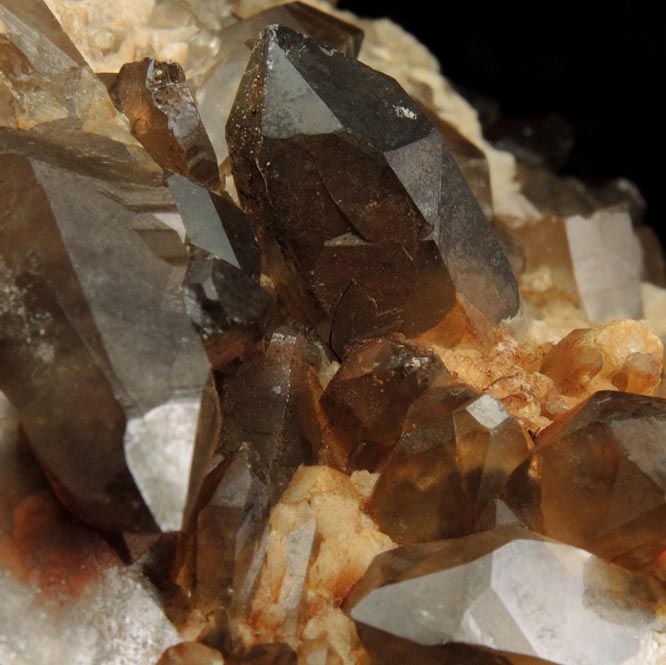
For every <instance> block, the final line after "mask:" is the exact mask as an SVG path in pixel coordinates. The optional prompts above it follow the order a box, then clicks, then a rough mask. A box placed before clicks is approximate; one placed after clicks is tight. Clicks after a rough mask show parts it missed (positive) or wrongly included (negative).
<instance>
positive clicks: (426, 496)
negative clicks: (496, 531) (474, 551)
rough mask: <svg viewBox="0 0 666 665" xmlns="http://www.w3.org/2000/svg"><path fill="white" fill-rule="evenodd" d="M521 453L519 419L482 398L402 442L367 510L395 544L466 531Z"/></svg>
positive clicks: (525, 451) (409, 434)
mask: <svg viewBox="0 0 666 665" xmlns="http://www.w3.org/2000/svg"><path fill="white" fill-rule="evenodd" d="M528 451H529V442H528V440H527V438H526V436H525V434H524V433H523V430H522V428H521V426H520V424H519V423H518V421H517V420H516V419H515V418H513V417H512V416H510V415H509V414H508V413H507V411H506V409H505V408H504V407H503V406H502V404H501V403H500V402H498V401H497V400H496V399H494V398H493V397H491V396H490V395H482V396H480V397H478V398H476V399H473V400H471V401H470V402H467V403H465V404H464V405H462V406H459V407H458V408H457V409H456V410H455V411H453V413H452V414H451V415H446V416H444V417H440V418H439V419H438V420H434V421H430V422H428V423H427V424H423V425H421V426H417V427H415V428H414V429H412V430H411V431H408V432H407V433H406V434H404V435H403V436H402V437H401V439H400V440H399V441H398V444H397V445H396V447H395V449H394V450H393V452H392V453H391V456H390V457H389V459H388V461H387V462H386V465H385V466H384V468H383V469H382V471H381V473H380V476H379V480H378V481H377V484H376V485H375V489H374V491H373V493H372V495H371V497H370V500H369V501H368V513H369V514H370V515H371V516H372V517H373V518H374V519H375V520H376V521H377V522H378V524H379V525H380V528H381V530H382V531H383V532H384V533H386V534H388V535H389V536H391V538H392V539H393V540H395V541H396V542H399V543H418V542H427V541H430V540H437V539H439V538H453V537H457V536H462V535H465V534H468V533H471V532H472V531H474V529H475V528H476V525H477V522H478V521H479V519H480V517H481V515H482V513H483V512H484V510H485V509H486V507H487V506H488V504H489V503H490V502H491V501H492V500H493V499H495V498H496V497H498V496H499V494H500V492H501V490H502V488H503V487H504V484H505V483H506V480H507V478H508V477H509V475H510V474H511V472H512V471H513V470H514V469H515V468H516V467H517V466H518V465H519V464H520V463H521V462H522V461H523V460H524V459H525V457H526V456H527V454H528Z"/></svg>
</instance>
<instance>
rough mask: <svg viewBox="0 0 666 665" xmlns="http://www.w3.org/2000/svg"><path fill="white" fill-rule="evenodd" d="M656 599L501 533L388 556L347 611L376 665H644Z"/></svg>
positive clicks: (610, 570) (589, 560) (592, 561)
mask: <svg viewBox="0 0 666 665" xmlns="http://www.w3.org/2000/svg"><path fill="white" fill-rule="evenodd" d="M656 599H657V598H656V596H655V594H654V592H653V591H652V590H651V589H650V587H649V586H648V583H647V582H646V581H645V580H644V578H641V577H639V576H637V575H634V574H632V573H630V572H629V571H626V570H624V569H622V568H620V567H618V566H615V565H612V564H609V563H606V562H604V561H603V560H601V559H598V558H596V557H595V556H593V555H592V554H590V553H589V552H585V551H584V550H580V549H577V548H574V547H571V546H569V545H564V544H561V543H556V542H554V541H550V540H546V539H542V538H540V537H538V536H536V534H533V533H531V532H529V531H527V530H526V529H524V528H522V527H503V528H500V529H496V530H493V531H486V532H483V533H479V534H475V535H472V536H468V537H467V538H462V539H459V540H452V541H443V542H434V543H424V544H421V545H412V546H405V547H401V548H398V549H396V550H392V551H390V552H386V553H385V554H380V555H379V556H377V557H376V558H375V560H374V561H373V563H372V564H371V565H370V568H369V569H368V572H367V573H366V574H365V576H364V577H363V578H362V579H361V580H360V581H359V583H358V584H357V586H356V587H355V588H354V590H353V591H352V594H351V596H350V597H349V599H348V602H347V609H348V612H349V614H350V616H351V617H352V619H353V620H354V622H355V623H356V627H357V629H358V632H359V636H360V638H361V640H362V642H363V643H364V645H365V647H366V648H367V649H368V652H369V654H370V662H371V663H382V665H393V664H395V665H399V664H400V663H405V662H418V663H427V664H428V665H431V664H432V665H435V664H447V665H448V664H449V663H451V664H453V663H473V664H478V665H498V664H502V665H522V664H524V663H534V664H535V665H536V663H543V662H552V663H567V664H568V665H587V664H588V663H608V664H610V665H613V664H617V665H625V664H629V663H632V664H634V663H635V664H636V665H637V664H638V663H641V662H645V658H646V657H647V654H648V648H647V646H646V642H647V638H648V636H649V634H650V631H651V629H652V628H653V627H654V626H656V623H657V622H656V617H655V612H654V603H655V602H656ZM563 612H565V613H566V617H565V616H563Z"/></svg>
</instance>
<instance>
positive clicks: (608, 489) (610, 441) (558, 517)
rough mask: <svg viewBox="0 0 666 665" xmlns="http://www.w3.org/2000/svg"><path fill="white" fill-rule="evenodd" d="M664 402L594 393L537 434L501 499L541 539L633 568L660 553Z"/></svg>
mask: <svg viewBox="0 0 666 665" xmlns="http://www.w3.org/2000/svg"><path fill="white" fill-rule="evenodd" d="M664 428H666V400H663V399H659V398H657V397H644V396H642V395H632V394H628V393H621V392H598V393H596V394H595V395H593V396H592V397H590V398H589V399H588V400H587V401H585V402H584V403H583V404H582V405H581V406H579V407H578V408H576V409H574V410H572V411H570V412H569V413H568V414H566V416H564V417H562V418H560V419H559V420H558V421H556V422H555V423H554V424H553V425H551V426H550V427H548V428H547V429H546V430H544V431H543V432H542V433H541V435H540V436H539V438H538V440H537V446H536V448H535V449H534V451H533V452H532V455H531V457H530V458H529V459H528V460H526V461H525V462H524V463H523V464H522V465H521V466H520V467H519V468H518V469H516V471H515V472H514V473H513V475H512V476H511V479H510V481H509V483H508V484H507V488H506V493H505V500H506V502H507V503H508V505H509V506H510V507H511V509H512V510H514V511H515V512H516V514H517V515H518V516H519V517H520V518H521V519H522V520H523V521H524V522H525V524H527V525H528V526H530V528H533V529H535V530H537V531H539V532H541V533H544V534H546V535H548V536H550V537H552V538H557V539H558V540H561V541H563V542H566V543H571V544H572V545H576V546H578V547H584V548H585V549H588V550H590V551H591V552H593V553H595V554H596V555H597V556H601V557H604V558H606V559H609V560H612V561H616V562H618V563H621V564H623V565H626V566H629V567H637V566H639V565H643V564H646V563H649V562H650V561H652V560H654V559H655V558H656V557H657V556H658V555H659V554H660V553H661V552H662V551H663V550H664V549H666V538H665V537H664V534H665V533H666V500H665V498H664V488H665V487H666V475H665V474H666V472H665V470H664V469H665V465H666V457H665V456H664V454H663V441H664Z"/></svg>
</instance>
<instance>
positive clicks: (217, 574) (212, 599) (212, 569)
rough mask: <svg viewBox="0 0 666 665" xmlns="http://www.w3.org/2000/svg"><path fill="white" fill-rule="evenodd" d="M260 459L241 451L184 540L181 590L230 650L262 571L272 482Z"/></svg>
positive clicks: (245, 448)
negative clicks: (236, 626) (240, 620)
mask: <svg viewBox="0 0 666 665" xmlns="http://www.w3.org/2000/svg"><path fill="white" fill-rule="evenodd" d="M266 471H267V470H266V468H265V465H264V464H263V463H262V460H261V458H260V456H259V454H258V453H257V452H256V451H255V450H254V449H253V448H252V447H251V446H250V445H249V444H246V443H244V444H242V445H241V447H240V448H239V449H238V450H237V451H236V452H235V453H234V454H233V455H232V456H231V457H230V459H229V460H228V461H227V462H226V463H225V465H224V468H223V469H222V471H221V474H216V476H217V478H219V480H217V478H210V479H209V481H210V480H213V482H214V483H215V485H214V488H213V493H212V496H211V497H210V499H209V500H208V501H207V503H206V504H205V505H204V506H203V507H202V509H201V510H200V511H199V513H198V515H197V518H196V523H195V525H194V528H193V530H192V532H191V533H186V534H185V535H184V536H183V537H182V539H181V540H182V546H183V548H184V550H185V561H184V562H183V565H184V568H183V571H181V572H184V573H185V575H186V577H184V578H183V577H182V574H181V586H183V587H185V591H186V592H187V593H188V594H189V595H190V597H191V601H190V602H191V606H192V607H193V608H196V609H197V610H198V611H200V612H201V613H203V614H204V615H206V616H208V617H210V619H209V621H210V623H211V627H210V629H209V631H210V632H211V633H212V634H213V635H215V634H218V635H220V637H219V640H218V641H219V642H220V643H221V644H223V645H224V646H226V647H228V648H231V647H232V646H233V641H234V638H235V622H236V621H237V620H238V617H239V616H241V615H243V614H245V613H246V612H247V611H248V608H249V605H250V603H251V599H252V593H253V591H254V588H255V585H256V583H257V576H258V574H259V572H260V567H261V563H262V554H263V548H264V547H265V543H264V541H263V540H262V538H263V536H264V529H265V528H266V524H267V522H268V515H269V510H270V505H271V494H272V492H271V490H272V487H271V484H270V483H271V481H272V479H271V478H270V476H267V473H266Z"/></svg>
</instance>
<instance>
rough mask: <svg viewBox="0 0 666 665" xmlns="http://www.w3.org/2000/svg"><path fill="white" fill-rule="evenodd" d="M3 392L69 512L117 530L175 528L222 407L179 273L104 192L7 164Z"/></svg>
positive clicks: (63, 175)
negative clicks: (190, 313)
mask: <svg viewBox="0 0 666 665" xmlns="http://www.w3.org/2000/svg"><path fill="white" fill-rule="evenodd" d="M1 159H2V163H3V166H4V167H5V170H4V171H3V174H2V177H1V178H0V200H1V201H2V207H1V211H2V212H0V215H1V220H2V223H1V224H0V237H1V238H2V240H1V248H0V283H1V285H2V288H1V289H0V293H1V294H2V296H1V297H0V321H1V322H2V323H1V326H0V340H1V343H0V368H1V369H0V387H1V388H2V389H3V390H5V391H6V393H7V394H8V396H9V397H10V399H11V400H12V402H13V403H14V404H15V405H16V407H17V408H18V409H19V412H20V416H21V425H22V427H23V429H24V431H25V432H26V434H27V436H28V438H29V440H30V444H31V446H32V448H33V450H34V451H35V454H36V456H37V458H38V459H39V461H40V463H41V464H42V465H43V467H44V469H45V470H46V472H47V474H48V476H49V478H50V480H51V481H52V483H53V486H54V488H55V489H56V492H57V493H58V495H59V497H60V498H61V499H62V500H63V502H64V503H65V504H66V505H68V506H69V507H71V508H72V509H73V510H74V511H75V513H76V514H77V515H78V516H80V517H81V518H83V519H84V520H86V521H88V522H90V523H93V524H95V525H98V526H101V527H103V528H106V529H110V530H122V531H137V530H138V531H144V530H151V529H156V528H159V529H161V530H163V531H171V530H178V529H180V528H181V526H182V524H183V522H184V520H185V519H186V517H187V515H188V514H189V510H190V509H191V502H192V500H193V499H194V497H195V495H196V492H197V490H198V485H199V484H200V481H201V478H202V475H203V473H204V472H205V470H206V466H207V464H208V460H209V458H210V456H211V454H212V450H213V448H214V446H215V443H216V440H215V432H216V412H217V397H216V395H215V393H214V390H213V386H212V383H211V382H210V380H209V364H208V361H207V359H206V354H205V351H204V348H203V346H202V344H201V342H200V340H199V338H198V336H197V334H196V332H195V331H194V329H193V328H192V326H191V323H190V320H189V317H188V316H187V313H186V311H185V307H184V304H183V300H182V296H181V295H180V282H181V281H182V276H183V270H182V268H177V267H174V266H172V265H169V264H168V263H166V262H164V261H162V260H161V259H160V258H159V257H158V256H157V255H155V254H154V253H153V251H152V250H151V249H150V248H149V247H148V245H146V244H145V242H144V241H143V240H142V239H141V237H140V236H139V235H138V234H137V233H136V232H135V231H134V229H133V228H132V225H133V222H134V221H135V217H136V213H134V212H133V211H131V210H130V209H129V208H127V207H126V206H124V205H122V204H121V203H120V202H118V201H115V200H113V199H112V198H111V197H109V196H106V195H105V194H104V183H102V182H100V181H96V180H93V179H90V178H86V177H84V176H79V175H76V174H74V173H72V172H69V171H65V170H62V169H58V168H54V167H52V166H48V165H45V164H43V163H39V162H35V161H31V160H30V159H28V158H26V157H23V156H20V155H11V154H5V155H2V158H1Z"/></svg>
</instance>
